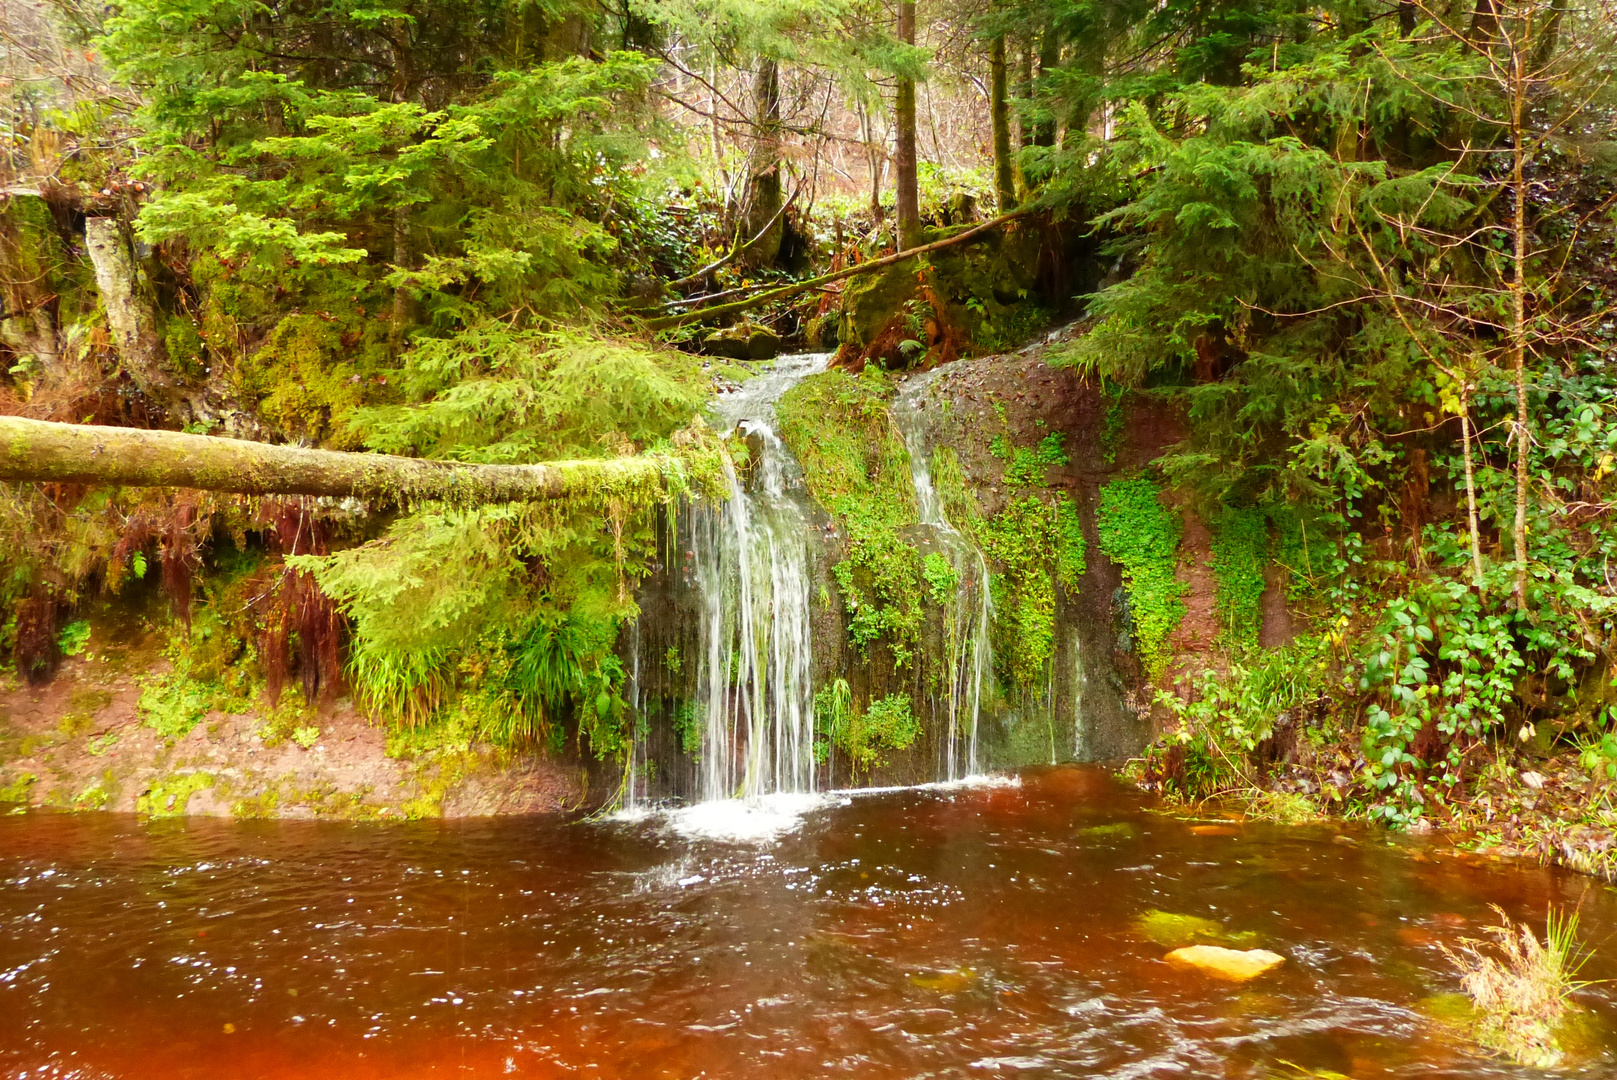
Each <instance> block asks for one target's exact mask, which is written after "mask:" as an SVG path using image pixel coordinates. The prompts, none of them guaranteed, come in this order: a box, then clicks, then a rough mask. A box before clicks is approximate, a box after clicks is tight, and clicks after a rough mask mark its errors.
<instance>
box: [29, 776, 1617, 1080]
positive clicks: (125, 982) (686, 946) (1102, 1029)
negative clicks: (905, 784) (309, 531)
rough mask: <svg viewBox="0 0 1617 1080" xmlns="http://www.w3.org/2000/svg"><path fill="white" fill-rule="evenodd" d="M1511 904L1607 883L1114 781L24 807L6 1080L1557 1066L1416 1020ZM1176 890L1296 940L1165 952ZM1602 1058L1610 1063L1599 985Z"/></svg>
mask: <svg viewBox="0 0 1617 1080" xmlns="http://www.w3.org/2000/svg"><path fill="white" fill-rule="evenodd" d="M1490 903H1498V904H1501V905H1503V906H1504V908H1505V909H1506V910H1507V911H1508V912H1510V913H1511V914H1512V915H1514V916H1516V917H1519V918H1526V919H1532V920H1534V921H1535V922H1542V919H1543V915H1544V911H1545V907H1546V905H1547V904H1550V903H1554V904H1557V905H1569V906H1570V905H1581V911H1582V919H1583V926H1584V936H1585V939H1586V941H1587V942H1588V943H1589V944H1590V945H1591V946H1593V947H1594V949H1595V956H1594V958H1593V960H1592V961H1591V962H1590V965H1589V967H1588V968H1587V969H1586V974H1587V975H1588V976H1589V977H1591V978H1596V979H1600V978H1613V977H1617V963H1614V962H1613V959H1612V957H1611V953H1610V949H1611V946H1612V944H1613V942H1612V935H1613V932H1614V930H1617V904H1614V894H1613V893H1611V892H1610V891H1609V890H1607V889H1605V888H1603V887H1600V886H1598V885H1595V884H1593V883H1591V882H1589V881H1588V880H1586V879H1582V878H1578V877H1575V876H1571V875H1565V874H1561V873H1558V872H1554V871H1548V870H1537V869H1533V868H1531V867H1526V866H1521V865H1506V864H1490V863H1486V862H1481V861H1474V860H1464V859H1459V858H1453V857H1448V856H1443V855H1439V854H1438V853H1437V852H1436V851H1435V850H1427V849H1424V848H1423V847H1422V846H1421V845H1419V844H1418V843H1415V842H1411V841H1403V840H1399V841H1391V840H1390V839H1389V837H1388V836H1387V835H1386V834H1384V833H1379V832H1361V831H1351V832H1348V833H1345V834H1344V833H1343V832H1342V831H1340V830H1338V829H1334V828H1326V827H1306V828H1283V827H1277V826H1263V825H1244V826H1238V825H1219V824H1209V823H1206V822H1202V823H1197V822H1191V821H1186V820H1182V819H1178V818H1175V817H1171V816H1167V815H1164V814H1161V813H1158V812H1156V811H1155V810H1154V809H1153V807H1152V804H1150V803H1149V802H1147V801H1145V800H1143V799H1141V798H1140V797H1138V796H1136V795H1133V794H1131V793H1128V792H1126V791H1124V790H1123V789H1122V788H1120V787H1119V786H1117V785H1116V784H1115V783H1114V782H1113V781H1112V780H1110V779H1109V778H1108V777H1107V776H1106V775H1105V774H1104V773H1102V772H1099V771H1096V770H1092V769H1082V768H1063V769H1053V770H1046V771H1042V772H1037V773H1031V774H1028V775H1026V776H1024V777H1023V778H1022V783H1021V784H1020V786H1015V787H1011V786H1002V787H996V788H978V789H963V790H954V791H945V790H920V791H899V792H887V793H878V794H864V795H859V796H857V797H853V798H851V799H847V800H842V801H840V802H838V803H836V804H834V805H831V806H828V807H825V808H822V809H819V810H815V811H813V812H811V813H809V814H808V815H807V816H806V817H805V818H804V819H803V821H802V823H801V825H800V827H799V828H798V829H797V831H795V832H793V833H789V834H787V835H785V836H784V837H782V838H780V839H778V840H775V841H772V842H768V843H756V844H745V845H743V844H731V843H724V842H719V841H714V840H705V839H689V838H686V837H684V836H682V835H681V834H679V833H676V832H674V831H672V830H671V829H669V828H668V827H667V825H666V823H664V822H660V821H657V820H652V821H645V822H640V823H634V824H629V823H621V822H618V823H573V824H564V823H560V822H556V821H550V820H499V821H477V822H458V823H453V824H442V825H436V824H414V825H398V824H393V825H324V824H313V823H232V822H220V821H186V822H156V823H150V824H142V823H141V822H139V821H136V820H134V819H131V818H124V817H116V816H97V815H93V814H91V815H79V816H67V815H60V816H58V815H47V814H31V815H23V816H17V817H10V818H5V819H0V926H3V928H4V935H3V937H0V1074H3V1075H5V1076H8V1077H23V1076H28V1077H67V1076H73V1077H153V1078H162V1080H180V1078H184V1077H208V1078H246V1077H345V1078H368V1077H415V1076H441V1075H475V1076H497V1075H504V1074H512V1075H517V1076H535V1077H575V1076H576V1077H633V1078H654V1077H698V1076H700V1077H747V1078H766V1077H768V1078H773V1077H812V1076H853V1077H861V1078H866V1077H992V1076H1005V1077H1009V1076H1018V1077H1086V1076H1095V1077H1115V1078H1126V1077H1198V1078H1199V1077H1253V1078H1263V1080H1269V1078H1272V1077H1284V1076H1291V1077H1297V1076H1305V1075H1309V1074H1308V1073H1306V1072H1303V1071H1301V1070H1316V1071H1318V1070H1331V1071H1334V1072H1337V1073H1340V1074H1344V1075H1346V1076H1350V1077H1353V1078H1354V1080H1366V1078H1370V1077H1383V1076H1398V1077H1479V1076H1528V1075H1542V1074H1538V1073H1533V1072H1531V1071H1529V1070H1524V1069H1519V1068H1516V1067H1514V1066H1509V1065H1506V1064H1503V1063H1500V1062H1498V1061H1495V1060H1492V1059H1489V1058H1487V1057H1484V1056H1480V1055H1476V1054H1474V1053H1472V1052H1471V1051H1470V1050H1469V1049H1468V1048H1467V1047H1466V1045H1465V1044H1464V1043H1463V1041H1461V1040H1458V1039H1456V1038H1454V1037H1453V1036H1451V1035H1448V1034H1445V1031H1444V1029H1443V1028H1442V1027H1441V1026H1440V1025H1438V1024H1436V1023H1434V1022H1432V1021H1429V1020H1427V1019H1426V1018H1425V1015H1424V1013H1423V1012H1422V1010H1421V1008H1420V1005H1419V1003H1420V1002H1421V1001H1422V999H1425V998H1428V997H1430V996H1431V995H1434V994H1438V993H1444V992H1452V991H1454V990H1455V989H1457V984H1456V981H1455V980H1454V978H1453V977H1452V975H1451V974H1450V972H1449V969H1448V964H1447V962H1446V960H1445V959H1444V957H1443V955H1442V953H1441V951H1440V948H1439V946H1440V944H1442V943H1444V942H1448V943H1452V942H1454V941H1456V940H1457V939H1458V938H1459V937H1461V936H1463V935H1466V934H1468V933H1471V934H1474V933H1476V932H1477V930H1478V929H1479V928H1480V927H1481V926H1482V925H1483V923H1485V922H1486V921H1487V920H1488V919H1489V918H1490V917H1491V912H1490V911H1489V909H1488V905H1489V904H1490ZM1153 909H1155V910H1162V911H1168V912H1173V913H1178V914H1187V915H1195V916H1200V917H1202V918H1206V919H1211V920H1216V921H1217V922H1219V923H1222V924H1224V925H1225V926H1226V927H1227V928H1228V929H1229V930H1231V931H1234V932H1240V931H1250V932H1253V933H1254V934H1255V935H1256V941H1257V942H1258V943H1260V944H1262V945H1263V946H1264V947H1267V948H1270V949H1273V950H1275V951H1277V952H1280V953H1282V954H1283V955H1285V956H1286V958H1287V962H1286V964H1285V966H1284V967H1283V968H1282V969H1281V970H1280V971H1279V972H1278V973H1276V974H1272V975H1269V976H1266V977H1264V978H1262V979H1260V980H1258V981H1256V982H1253V983H1250V984H1247V985H1246V986H1244V987H1242V986H1234V985H1229V984H1223V983H1218V982H1214V981H1211V980H1209V979H1208V978H1206V977H1205V976H1201V975H1197V974H1194V973H1188V972H1182V971H1179V970H1176V969H1175V968H1173V967H1170V966H1169V965H1168V964H1166V963H1164V962H1163V960H1162V956H1163V953H1164V951H1165V950H1164V948H1163V947H1162V946H1161V945H1159V944H1154V943H1152V942H1150V941H1148V940H1146V939H1145V938H1143V937H1142V936H1141V934H1140V932H1139V930H1138V929H1137V927H1136V925H1135V920H1136V919H1137V918H1138V917H1139V916H1140V915H1141V914H1142V913H1143V912H1146V911H1150V910H1153ZM1581 1000H1582V1002H1583V1004H1584V1006H1585V1007H1586V1009H1587V1010H1588V1015H1589V1016H1590V1017H1591V1020H1590V1023H1588V1024H1586V1025H1585V1028H1586V1029H1587V1030H1588V1031H1592V1032H1593V1034H1592V1035H1589V1036H1586V1042H1588V1043H1589V1044H1590V1045H1589V1047H1586V1049H1585V1051H1584V1057H1583V1058H1582V1059H1581V1061H1580V1065H1581V1067H1582V1068H1583V1069H1584V1070H1585V1071H1584V1075H1596V1076H1609V1075H1617V1054H1614V1053H1613V1050H1614V1048H1617V1047H1614V1045H1613V1043H1614V1040H1613V1039H1612V1038H1611V1037H1610V1035H1609V1034H1608V1033H1610V1032H1613V1031H1617V1012H1614V1010H1613V1008H1612V1005H1611V1002H1610V1001H1609V1000H1608V997H1607V991H1606V990H1605V989H1604V988H1601V987H1595V988H1593V989H1592V990H1590V991H1587V992H1586V993H1585V994H1584V995H1583V997H1582V999H1581Z"/></svg>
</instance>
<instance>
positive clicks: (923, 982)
mask: <svg viewBox="0 0 1617 1080" xmlns="http://www.w3.org/2000/svg"><path fill="white" fill-rule="evenodd" d="M976 981H977V973H976V972H975V971H973V970H972V969H971V968H955V969H954V970H953V971H938V972H933V973H931V974H927V975H911V976H910V985H912V986H919V987H920V988H921V989H922V990H931V991H932V992H933V993H936V994H958V993H960V991H962V990H966V989H969V988H970V987H971V985H972V984H973V983H975V982H976Z"/></svg>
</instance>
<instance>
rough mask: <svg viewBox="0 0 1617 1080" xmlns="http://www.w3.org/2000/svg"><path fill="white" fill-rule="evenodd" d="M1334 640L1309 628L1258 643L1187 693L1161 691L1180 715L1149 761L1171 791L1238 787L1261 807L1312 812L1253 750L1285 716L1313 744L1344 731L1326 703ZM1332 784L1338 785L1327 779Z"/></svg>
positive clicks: (1299, 814)
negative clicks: (1286, 640)
mask: <svg viewBox="0 0 1617 1080" xmlns="http://www.w3.org/2000/svg"><path fill="white" fill-rule="evenodd" d="M1332 675H1333V669H1332V667H1331V663H1330V643H1329V642H1328V641H1327V640H1326V639H1325V638H1323V637H1319V636H1314V635H1301V636H1299V637H1298V638H1297V639H1296V640H1295V641H1293V642H1291V643H1290V644H1288V645H1285V646H1282V647H1280V648H1275V649H1254V650H1250V651H1248V652H1247V653H1245V654H1243V655H1242V656H1240V657H1236V658H1231V659H1229V660H1228V661H1227V663H1226V665H1225V667H1224V669H1223V670H1222V671H1216V670H1212V669H1208V670H1206V671H1204V672H1202V674H1201V675H1200V677H1199V678H1198V679H1197V681H1196V683H1195V687H1194V689H1193V690H1192V691H1191V693H1190V694H1189V695H1188V696H1187V697H1180V696H1179V695H1178V694H1175V693H1173V692H1171V691H1167V690H1159V691H1158V692H1157V698H1156V700H1157V703H1158V704H1160V705H1162V706H1163V707H1165V708H1166V709H1168V711H1169V712H1171V713H1172V714H1173V716H1174V718H1175V721H1176V723H1175V726H1174V728H1173V730H1172V731H1171V732H1170V733H1169V734H1168V735H1167V736H1166V738H1165V739H1164V741H1163V742H1161V743H1159V744H1157V745H1156V746H1154V747H1152V748H1151V749H1149V750H1148V751H1147V752H1146V755H1145V758H1144V759H1143V765H1144V768H1145V770H1146V771H1147V772H1148V773H1151V774H1153V775H1155V776H1157V777H1158V779H1159V780H1160V781H1161V783H1162V787H1163V790H1164V792H1165V793H1166V794H1169V795H1172V796H1175V797H1178V798H1185V799H1204V798H1209V797H1212V796H1217V795H1223V794H1235V795H1237V796H1239V797H1241V798H1243V799H1245V800H1246V801H1247V802H1248V803H1249V804H1250V805H1249V807H1248V808H1249V809H1250V810H1251V811H1252V812H1253V813H1254V814H1255V815H1256V816H1260V817H1264V818H1269V819H1272V820H1282V821H1297V820H1307V819H1308V818H1310V817H1312V816H1314V815H1315V813H1316V812H1317V808H1316V807H1314V805H1313V804H1312V803H1308V802H1306V800H1305V801H1304V802H1302V803H1299V802H1298V801H1297V800H1293V799H1289V798H1288V797H1287V796H1286V795H1285V794H1284V793H1280V792H1271V791H1266V790H1264V789H1263V786H1262V785H1263V783H1264V781H1265V780H1266V779H1267V778H1266V777H1265V776H1264V775H1263V774H1262V770H1261V769H1260V768H1259V767H1257V766H1255V765H1254V764H1252V763H1251V761H1250V755H1251V754H1252V753H1253V751H1255V750H1256V749H1257V748H1258V747H1259V745H1260V744H1262V743H1263V742H1264V741H1265V740H1267V739H1268V738H1269V737H1270V736H1271V735H1273V734H1274V732H1275V728H1276V725H1277V724H1278V723H1279V721H1280V719H1281V717H1282V716H1289V717H1290V718H1291V719H1293V720H1294V721H1296V722H1297V723H1298V727H1299V729H1300V731H1299V738H1300V739H1301V740H1302V741H1303V743H1304V745H1305V746H1325V745H1327V744H1328V743H1330V742H1332V741H1333V740H1334V739H1335V738H1336V737H1337V736H1338V731H1337V728H1336V723H1335V720H1334V718H1333V717H1332V716H1331V714H1330V713H1329V712H1328V711H1327V710H1325V709H1324V708H1323V707H1322V706H1323V705H1324V704H1325V698H1326V695H1327V694H1328V692H1329V691H1330V689H1331V685H1332ZM1325 791H1327V792H1330V793H1333V794H1334V793H1335V791H1336V789H1335V788H1333V787H1327V788H1326V789H1325Z"/></svg>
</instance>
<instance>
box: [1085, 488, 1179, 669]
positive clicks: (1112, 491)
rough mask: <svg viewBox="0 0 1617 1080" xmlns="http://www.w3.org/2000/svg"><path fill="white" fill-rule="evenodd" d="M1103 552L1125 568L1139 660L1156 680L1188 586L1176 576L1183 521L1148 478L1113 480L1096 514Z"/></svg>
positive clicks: (1164, 667)
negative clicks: (1165, 503)
mask: <svg viewBox="0 0 1617 1080" xmlns="http://www.w3.org/2000/svg"><path fill="white" fill-rule="evenodd" d="M1096 525H1097V528H1098V530H1099V533H1100V546H1101V551H1102V552H1104V553H1105V555H1106V556H1107V558H1109V559H1111V560H1112V561H1113V562H1115V563H1117V564H1118V565H1119V566H1121V567H1122V568H1123V581H1124V585H1125V586H1126V587H1127V589H1128V599H1129V614H1130V616H1131V617H1132V619H1133V621H1134V627H1135V633H1136V641H1137V648H1138V650H1139V654H1140V660H1141V662H1142V663H1143V664H1144V665H1145V669H1146V671H1147V672H1148V673H1149V674H1150V675H1151V677H1152V678H1153V679H1158V678H1161V677H1162V674H1163V672H1164V670H1165V669H1166V667H1167V664H1168V652H1167V646H1168V637H1169V635H1171V634H1172V633H1173V631H1174V630H1175V628H1177V627H1178V625H1179V620H1180V619H1182V618H1183V617H1184V614H1185V604H1184V601H1183V599H1181V598H1182V597H1183V595H1184V591H1185V587H1184V584H1183V583H1182V582H1180V581H1179V580H1178V578H1177V577H1176V576H1175V572H1176V569H1177V564H1178V551H1179V532H1180V522H1179V517H1178V515H1177V514H1175V513H1173V512H1172V511H1171V510H1169V509H1168V508H1167V507H1165V506H1163V505H1162V500H1161V497H1160V489H1159V488H1158V486H1157V483H1156V481H1154V480H1152V479H1151V478H1150V477H1148V476H1135V477H1128V478H1124V479H1120V480H1113V481H1112V482H1111V483H1109V484H1107V485H1106V486H1105V487H1104V488H1102V489H1101V493H1100V508H1099V510H1098V512H1097V514H1096Z"/></svg>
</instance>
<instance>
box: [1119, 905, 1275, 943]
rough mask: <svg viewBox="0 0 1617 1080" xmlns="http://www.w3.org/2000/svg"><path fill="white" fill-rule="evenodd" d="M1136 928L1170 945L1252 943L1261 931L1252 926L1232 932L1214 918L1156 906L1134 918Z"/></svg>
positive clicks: (1156, 941) (1140, 933)
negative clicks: (1256, 930) (1239, 931)
mask: <svg viewBox="0 0 1617 1080" xmlns="http://www.w3.org/2000/svg"><path fill="white" fill-rule="evenodd" d="M1134 931H1135V933H1137V934H1139V935H1140V936H1141V937H1143V938H1145V939H1146V940H1147V941H1149V942H1152V943H1153V944H1156V945H1161V946H1163V947H1164V948H1169V949H1178V948H1183V947H1185V946H1188V945H1251V944H1253V943H1255V942H1256V941H1257V935H1256V934H1254V933H1252V932H1251V931H1250V930H1248V931H1243V932H1241V933H1238V934H1237V933H1231V932H1230V931H1228V930H1226V929H1225V928H1224V925H1223V924H1222V923H1218V922H1214V921H1213V920H1212V919H1203V918H1201V917H1200V916H1197V915H1180V914H1177V913H1175V912H1172V911H1159V910H1157V909H1155V908H1153V909H1151V910H1150V911H1147V912H1145V913H1144V914H1143V915H1141V916H1140V917H1139V918H1137V919H1135V920H1134Z"/></svg>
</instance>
